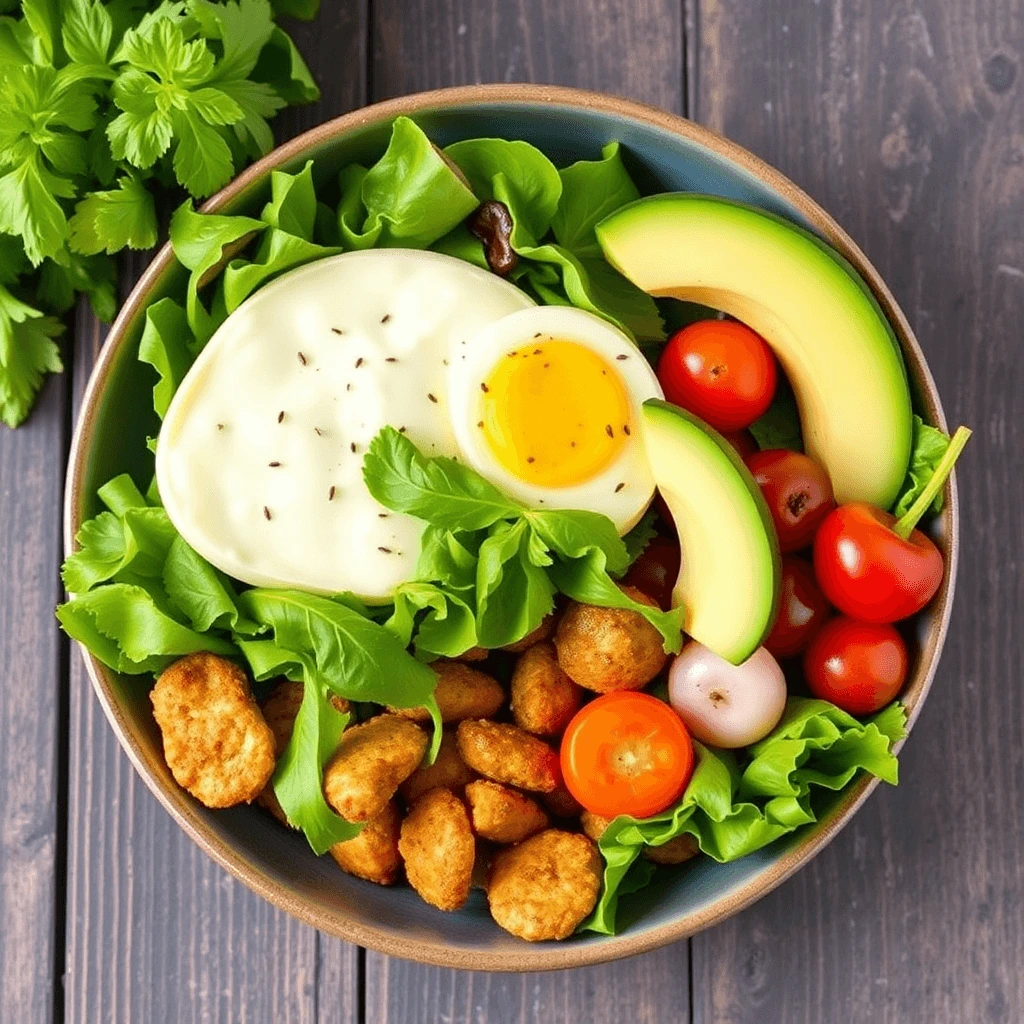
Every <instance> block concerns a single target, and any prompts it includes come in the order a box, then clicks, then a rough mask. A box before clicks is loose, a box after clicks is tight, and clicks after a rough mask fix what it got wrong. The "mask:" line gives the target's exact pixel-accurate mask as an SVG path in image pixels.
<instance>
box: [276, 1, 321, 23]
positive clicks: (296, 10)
mask: <svg viewBox="0 0 1024 1024" xmlns="http://www.w3.org/2000/svg"><path fill="white" fill-rule="evenodd" d="M273 3H274V12H275V13H276V14H286V15H287V16H288V17H289V18H299V19H301V20H302V21H312V20H313V19H314V18H315V17H316V16H317V14H319V13H320V0H273Z"/></svg>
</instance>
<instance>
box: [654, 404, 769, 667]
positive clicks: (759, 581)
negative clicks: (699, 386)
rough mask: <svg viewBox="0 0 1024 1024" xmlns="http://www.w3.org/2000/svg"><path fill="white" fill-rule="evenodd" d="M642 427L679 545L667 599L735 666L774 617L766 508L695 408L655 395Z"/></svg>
mask: <svg viewBox="0 0 1024 1024" xmlns="http://www.w3.org/2000/svg"><path fill="white" fill-rule="evenodd" d="M643 433H644V442H645V445H646V448H647V458H648V461H649V462H650V466H651V472H652V473H653V474H654V481H655V483H656V484H657V485H658V490H659V491H660V492H661V495H662V497H663V498H664V499H665V502H666V504H667V505H668V507H669V511H670V512H671V513H672V518H673V520H675V524H676V529H677V530H678V532H679V546H680V548H681V549H682V565H681V567H680V569H679V578H678V579H677V580H676V585H675V589H674V590H673V592H672V603H673V604H674V605H676V606H679V605H682V607H683V609H684V611H683V629H684V630H685V631H686V632H687V633H688V634H689V635H690V636H692V637H693V638H694V639H695V640H699V641H700V642H701V643H702V644H704V646H705V647H709V648H710V649H711V650H712V651H714V652H715V654H717V655H718V656H719V657H721V658H725V660H726V661H730V662H732V663H733V664H734V665H739V664H741V663H742V662H744V661H746V660H747V658H749V657H750V655H751V654H753V653H754V651H756V650H757V648H758V647H760V646H761V643H762V641H763V640H764V638H765V637H766V636H767V635H768V633H769V631H770V630H771V628H772V624H773V623H774V621H775V611H776V605H777V602H778V594H779V585H780V584H779V580H780V572H781V570H780V564H781V563H780V558H779V544H778V540H777V538H776V536H775V529H774V527H773V526H772V520H771V513H770V512H769V511H768V507H767V505H765V502H764V498H763V497H762V496H761V489H760V488H759V487H758V486H757V483H756V482H755V481H754V478H753V477H752V476H751V475H750V471H749V470H748V469H747V467H746V466H745V465H744V464H743V461H742V460H741V459H740V457H739V455H738V454H737V453H736V451H735V450H734V449H733V447H732V445H730V444H729V442H728V441H726V440H725V438H723V437H722V436H721V434H718V433H717V432H716V431H714V430H712V429H711V427H709V426H708V425H707V424H706V423H704V422H703V421H702V420H700V419H698V418H697V417H696V416H694V415H693V414H692V413H689V412H687V411H686V410H685V409H680V408H679V407H678V406H675V405H669V404H668V403H667V402H661V401H659V400H658V399H655V398H652V399H650V400H649V401H646V402H644V406H643Z"/></svg>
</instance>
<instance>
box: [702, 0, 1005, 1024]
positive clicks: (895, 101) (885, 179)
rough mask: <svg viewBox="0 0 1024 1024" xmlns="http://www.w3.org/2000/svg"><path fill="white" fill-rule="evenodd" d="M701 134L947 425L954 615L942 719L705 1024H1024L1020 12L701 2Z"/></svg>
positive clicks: (733, 941) (790, 906)
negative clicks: (835, 253) (902, 350)
mask: <svg viewBox="0 0 1024 1024" xmlns="http://www.w3.org/2000/svg"><path fill="white" fill-rule="evenodd" d="M697 28H698V39H697V41H696V46H695V53H696V56H697V67H696V74H695V76H694V86H695V93H696V96H695V99H696V112H697V117H698V119H700V120H702V121H704V122H705V123H707V124H709V125H711V126H712V127H714V128H717V129H719V130H721V131H723V132H725V133H726V134H727V135H729V136H731V137H733V138H735V139H736V140H737V141H739V142H741V143H743V144H745V145H747V146H749V147H750V148H751V149H753V150H755V151H756V152H758V153H759V154H760V155H762V156H764V157H765V158H766V159H768V160H769V161H771V162H772V163H774V164H776V165H777V166H779V167H780V168H781V169H782V170H783V171H784V172H786V173H788V174H789V175H790V176H791V177H793V178H794V179H795V180H796V181H797V182H798V183H799V184H801V185H803V186H804V187H805V188H807V190H808V191H809V192H810V193H811V194H812V195H814V196H815V197H816V198H817V199H819V200H820V201H821V202H822V204H823V205H824V206H825V207H826V208H827V209H829V210H830V212H832V213H833V214H835V216H836V217H837V218H838V219H839V221H840V222H841V223H842V224H843V225H844V226H845V227H846V228H847V229H848V230H849V231H850V232H851V233H852V234H853V236H854V238H855V239H856V240H857V241H858V242H859V243H860V244H861V245H862V247H863V248H864V249H865V250H866V252H867V254H868V256H869V258H871V259H872V261H873V262H874V263H875V265H876V266H877V267H878V268H879V270H880V271H881V272H882V275H883V277H884V278H885V279H886V280H887V282H888V283H889V285H890V286H891V287H892V289H893V291H894V292H895V294H896V297H897V299H898V300H899V301H900V303H901V305H902V306H903V308H904V310H905V311H906V313H907V314H908V316H909V318H910V320H911V322H912V324H913V325H914V327H915V329H916V331H917V334H918V337H919V339H920V341H921V343H922V346H923V348H924V350H925V353H926V355H927V357H928V360H929V363H930V365H931V367H932V370H933V372H934V374H935V376H936V379H937V381H938V383H939V387H940V390H941V391H942V394H943V396H944V397H945V404H946V410H947V414H948V415H949V417H950V419H951V421H952V422H953V423H957V422H966V423H968V424H970V425H971V426H973V427H974V429H975V431H976V433H975V436H974V439H973V441H972V443H971V446H970V448H969V449H968V451H967V453H966V455H965V456H964V459H963V460H962V469H961V470H960V471H959V474H958V475H959V483H960V488H961V491H960V494H961V502H962V506H961V507H962V520H963V540H964V545H963V554H962V556H961V567H960V577H959V584H958V599H957V605H956V610H955V613H954V618H953V622H952V627H951V630H950V636H949V641H948V643H947V647H946V652H945V655H944V659H943V661H942V663H941V665H940V668H939V672H938V675H937V677H936V680H935V685H934V687H933V689H932V692H931V696H930V697H929V700H928V703H927V705H926V707H925V709H924V711H923V714H922V716H921V719H920V722H919V723H918V725H917V727H916V729H915V732H914V735H913V736H912V737H911V739H910V742H909V743H908V745H907V747H906V749H905V751H904V753H903V755H902V774H903V781H902V783H901V784H900V786H899V788H898V789H896V790H890V789H885V788H884V787H883V789H881V790H879V791H878V792H877V793H876V795H875V796H874V797H873V798H872V799H871V801H870V802H869V803H868V805H867V806H866V807H865V808H864V809H863V810H862V811H861V812H860V813H859V814H858V816H857V817H856V819H855V820H854V822H853V823H852V824H851V826H850V827H849V828H847V830H846V831H845V832H844V833H843V834H842V835H841V836H840V837H839V838H838V839H837V840H836V842H835V843H834V844H833V845H832V846H831V847H830V848H829V849H828V850H826V851H825V852H824V853H823V854H822V855H821V856H819V857H818V858H817V859H816V860H815V861H814V862H812V864H811V865H810V866H809V867H807V868H805V869H804V870H803V871H801V872H800V873H799V874H798V875H797V876H796V877H795V878H794V879H792V880H791V881H790V882H789V883H788V884H787V885H785V886H784V887H783V888H782V889H781V890H779V891H778V892H776V893H775V894H773V895H772V896H770V897H768V898H767V899H765V900H763V901H762V902H760V903H759V904H757V905H756V906H755V907H753V908H751V909H750V910H748V911H747V912H746V913H744V914H743V915H741V916H740V917H738V918H736V919H734V920H733V921H730V922H727V923H726V924H724V925H722V926H720V927H718V928H717V929H715V930H714V931H711V932H708V933H705V934H704V935H701V936H698V937H696V938H695V939H694V940H693V944H692V948H693V979H694V1021H695V1022H699V1024H711V1022H715V1024H726V1022H728V1024H746V1022H754V1021H763V1020H784V1021H786V1022H787V1024H802V1022H807V1024H811V1022H814V1024H817V1022H820V1021H825V1020H843V1021H852V1022H860V1021H870V1022H873V1024H874V1022H879V1024H883V1022H900V1024H911V1022H925V1021H979V1022H980V1021H985V1022H1004V1021H1005V1022H1011V1021H1012V1022H1019V1021H1021V1020H1022V1019H1024V972H1022V971H1021V955H1022V953H1024V854H1022V843H1021V836H1022V814H1021V807H1022V806H1024V753H1022V750H1021V745H1020V743H1019V739H1018V737H1019V733H1020V729H1021V724H1022V721H1024V702H1022V697H1021V687H1020V678H1021V668H1022V666H1021V654H1020V640H1019V632H1020V625H1019V623H1020V613H1021V609H1022V607H1024V604H1022V597H1024V581H1022V576H1021V572H1020V566H1021V562H1022V559H1024V526H1022V520H1021V515H1020V508H1021V506H1022V501H1024V479H1022V474H1021V469H1022V468H1024V459H1022V452H1024V437H1022V430H1021V426H1020V424H1021V420H1022V416H1024V398H1022V387H1021V386H1022V384H1024V350H1022V349H1021V345H1020V310H1021V307H1022V302H1024V233H1022V230H1021V227H1022V225H1024V76H1022V74H1021V70H1022V68H1021V63H1022V60H1024V5H1022V3H1021V2H1020V0H1002V2H984V0H982V2H973V0H955V2H948V0H915V2H905V0H901V2H895V3H891V4H888V3H885V4H883V3H878V2H873V0H830V2H825V0H823V2H821V3H816V4H814V5H811V4H806V3H802V2H795V0H765V2H763V3H760V4H757V5H753V4H749V3H746V2H744V0H702V3H701V6H700V11H699V19H698V26H697Z"/></svg>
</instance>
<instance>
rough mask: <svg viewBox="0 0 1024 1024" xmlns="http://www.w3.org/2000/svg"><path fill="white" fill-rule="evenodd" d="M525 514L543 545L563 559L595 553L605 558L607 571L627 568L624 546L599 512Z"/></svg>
mask: <svg viewBox="0 0 1024 1024" xmlns="http://www.w3.org/2000/svg"><path fill="white" fill-rule="evenodd" d="M524 515H525V517H526V520H527V522H528V523H529V524H530V526H531V527H533V529H534V530H535V531H536V532H537V533H538V534H539V535H540V537H541V538H542V539H543V541H544V543H545V544H546V545H547V546H548V547H549V548H551V550H553V551H554V552H555V553H556V554H558V555H561V556H562V557H563V558H583V557H585V556H586V555H589V554H590V552H592V551H595V550H597V551H600V552H602V554H603V555H604V558H605V562H606V564H607V567H608V571H609V572H612V573H622V572H625V571H626V567H627V566H628V565H629V556H628V553H627V551H626V546H625V544H623V542H622V539H621V538H620V537H619V533H618V530H616V529H615V524H614V523H613V522H612V521H611V520H610V519H609V518H608V517H607V516H605V515H602V514H601V513H600V512H587V511H584V510H581V509H557V510H556V509H552V510H545V511H539V510H537V509H533V510H531V511H529V512H526V513H524Z"/></svg>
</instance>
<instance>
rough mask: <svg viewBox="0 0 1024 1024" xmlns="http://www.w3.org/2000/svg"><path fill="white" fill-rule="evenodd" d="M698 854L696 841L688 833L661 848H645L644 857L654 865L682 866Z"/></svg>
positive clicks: (671, 840) (698, 848)
mask: <svg viewBox="0 0 1024 1024" xmlns="http://www.w3.org/2000/svg"><path fill="white" fill-rule="evenodd" d="M698 853H700V847H699V846H698V845H697V840H696V839H694V838H693V836H691V835H690V834H689V833H688V832H687V833H684V834H683V835H681V836H676V837H675V839H670V840H669V841H668V842H667V843H662V845H661V846H645V847H644V856H645V857H646V858H647V859H648V860H650V861H653V862H654V863H655V864H683V863H685V862H686V861H688V860H691V859H692V858H694V857H696V856H697V854H698Z"/></svg>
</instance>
